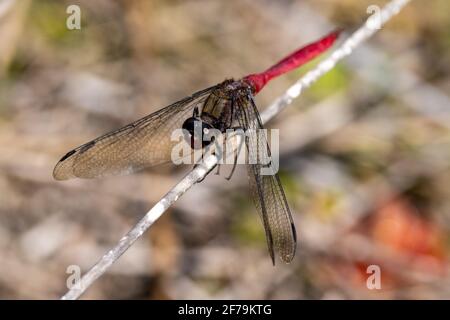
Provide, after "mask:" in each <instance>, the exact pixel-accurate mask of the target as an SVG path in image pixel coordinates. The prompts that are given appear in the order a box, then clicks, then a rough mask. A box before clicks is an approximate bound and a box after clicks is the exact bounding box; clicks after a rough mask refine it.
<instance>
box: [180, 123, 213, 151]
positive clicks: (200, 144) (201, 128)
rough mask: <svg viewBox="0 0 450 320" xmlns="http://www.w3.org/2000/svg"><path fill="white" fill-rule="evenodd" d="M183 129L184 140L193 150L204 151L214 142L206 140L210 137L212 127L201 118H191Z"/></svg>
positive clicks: (184, 124)
mask: <svg viewBox="0 0 450 320" xmlns="http://www.w3.org/2000/svg"><path fill="white" fill-rule="evenodd" d="M182 128H183V129H184V130H185V131H184V138H185V140H186V142H188V143H189V144H190V146H191V148H192V149H202V148H204V147H206V146H207V145H209V144H210V143H211V142H212V139H211V140H208V139H204V138H205V136H207V135H209V133H210V131H211V129H212V126H211V125H210V124H208V123H206V122H204V121H202V120H201V119H199V118H195V117H191V118H188V119H186V120H185V121H184V123H183V126H182Z"/></svg>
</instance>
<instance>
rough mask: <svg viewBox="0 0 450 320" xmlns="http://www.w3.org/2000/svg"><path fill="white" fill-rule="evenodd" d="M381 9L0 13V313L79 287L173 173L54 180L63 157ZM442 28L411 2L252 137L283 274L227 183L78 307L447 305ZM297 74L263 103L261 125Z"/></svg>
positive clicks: (240, 190) (209, 186) (207, 184)
mask: <svg viewBox="0 0 450 320" xmlns="http://www.w3.org/2000/svg"><path fill="white" fill-rule="evenodd" d="M385 3H386V1H381V0H380V1H375V0H370V1H366V0H364V1H361V0H340V1H324V0H320V1H317V0H314V1H313V0H305V1H300V0H298V1H294V0H283V1H268V0H262V1H252V0H239V1H238V0H231V1H201V0H182V1H181V0H179V1H175V0H172V1H167V0H151V1H146V0H135V1H125V0H122V1H109V0H108V1H107V0H101V1H88V0H83V1H75V0H73V1H72V0H71V1H56V0H55V1H49V0H39V1H30V0H20V1H14V0H2V1H0V298H9V299H11V298H12V299H15V298H32V299H44V298H50V299H55V298H58V297H59V296H60V295H62V294H63V293H65V291H66V290H67V288H66V279H67V277H68V276H69V275H68V274H67V273H66V270H67V267H68V266H69V265H79V266H80V267H81V269H82V270H87V269H88V268H89V267H90V266H92V265H93V264H94V263H95V262H96V261H97V260H98V259H99V258H100V257H101V256H102V255H103V254H104V253H105V252H106V251H107V250H108V249H109V248H111V247H112V246H113V245H115V244H116V242H117V241H118V240H119V239H120V238H121V237H122V236H123V235H124V234H125V233H126V232H127V231H128V230H129V229H130V228H131V226H132V225H134V224H135V223H136V222H137V221H138V220H139V219H140V218H141V217H142V216H143V215H144V214H145V213H146V212H147V210H148V209H149V208H151V206H152V205H153V203H154V202H155V201H157V200H158V199H159V198H160V197H161V196H162V195H164V193H165V192H166V191H168V190H169V189H170V188H171V187H172V186H173V185H174V184H175V183H176V182H177V181H178V180H179V179H180V177H182V176H183V175H184V174H185V173H186V172H187V170H189V167H173V166H162V167H158V168H152V169H149V170H146V171H143V172H141V173H138V174H134V175H131V176H121V177H112V178H105V179H99V180H73V181H68V182H56V181H54V180H53V179H52V175H51V173H52V170H53V167H54V165H55V164H56V162H57V161H58V160H59V158H60V157H61V156H62V155H63V154H65V153H66V152H67V151H69V150H70V149H72V148H73V147H75V146H78V145H80V144H82V143H84V142H86V141H89V140H90V139H92V138H94V137H96V136H98V135H100V134H102V133H104V132H106V131H109V130H112V129H115V128H118V127H120V126H122V125H125V124H127V123H128V122H131V121H132V120H135V119H138V118H140V117H141V116H144V115H146V114H149V113H151V112H153V111H155V110H157V109H159V108H161V107H163V106H165V105H167V104H169V103H171V102H174V101H176V100H178V99H180V98H183V97H184V96H186V95H188V94H190V93H192V92H194V91H197V90H199V89H202V88H205V87H207V86H210V85H212V84H215V83H218V82H220V81H222V80H223V79H225V78H230V77H235V78H239V77H242V76H244V75H246V74H249V73H253V72H257V71H261V70H262V69H264V68H266V67H268V66H269V65H271V64H272V63H273V62H275V61H276V60H278V59H279V58H281V57H282V56H284V55H285V54H286V53H288V52H290V51H292V50H293V49H295V48H297V47H299V46H300V45H302V44H305V43H307V42H310V41H312V40H314V39H317V38H319V37H321V36H322V35H324V34H326V33H328V32H329V31H330V30H333V29H335V28H336V27H341V28H344V29H345V30H346V31H347V32H351V31H353V30H355V29H356V28H357V27H358V26H359V25H360V24H361V23H363V21H364V20H365V19H366V18H367V17H368V14H367V13H366V9H367V7H368V6H369V5H373V4H375V5H380V6H381V5H383V4H385ZM70 4H77V5H79V6H80V8H81V17H82V24H81V30H72V31H70V30H68V29H67V28H66V18H67V17H68V14H66V8H67V6H68V5H70ZM449 13H450V2H449V1H447V0H435V1H418V0H416V1H414V0H413V1H412V3H411V4H410V5H409V6H407V7H406V9H405V10H404V11H402V12H401V14H400V15H399V16H397V17H395V18H394V19H393V20H391V22H389V23H388V24H387V25H386V26H385V27H383V28H382V30H381V32H379V33H378V34H377V35H376V36H375V37H373V38H372V39H371V40H370V41H369V42H368V43H366V44H365V45H364V46H362V47H360V48H358V49H357V50H356V51H355V52H354V54H352V55H351V56H350V57H349V58H347V59H346V60H345V61H344V62H343V63H340V64H339V65H338V66H337V67H336V68H335V69H334V70H333V71H332V72H330V73H329V74H328V75H326V76H325V77H323V78H322V79H321V80H320V81H319V82H318V83H317V84H315V85H314V86H313V87H312V88H310V89H309V90H307V91H305V93H304V95H302V96H301V98H300V99H298V100H296V101H294V103H293V104H292V105H291V106H290V107H289V108H288V109H287V110H286V111H284V112H282V113H281V114H279V116H278V117H277V118H276V119H275V120H274V121H272V122H271V123H269V125H268V127H271V128H278V129H280V136H281V141H280V151H281V155H280V157H281V159H280V168H281V172H280V174H281V179H282V182H283V185H284V188H285V190H286V193H287V197H288V201H289V204H290V206H291V209H292V211H293V215H294V219H295V222H296V225H297V229H298V238H299V248H298V254H297V256H296V257H295V259H294V261H293V262H292V263H291V264H290V265H285V264H283V263H282V262H281V261H277V265H276V266H275V267H273V266H272V264H271V261H270V258H269V255H268V253H267V249H266V241H265V238H264V231H263V228H262V225H261V223H260V221H259V217H258V215H257V213H256V210H255V208H254V206H253V204H252V201H251V199H250V197H249V193H248V192H249V191H248V186H247V178H246V176H245V170H243V169H242V168H238V171H237V172H236V173H235V175H234V176H233V179H232V180H231V181H226V180H225V179H224V177H223V176H215V175H213V174H211V175H210V176H208V177H207V178H206V179H205V181H203V182H202V183H201V184H198V185H196V186H195V187H194V188H192V189H191V190H190V191H189V192H188V193H186V194H185V195H184V196H183V197H182V198H181V199H180V201H178V202H177V203H176V205H175V206H173V207H172V208H171V209H170V210H169V211H168V212H166V213H165V214H164V215H163V217H162V218H161V219H160V220H159V221H157V222H156V223H155V224H154V225H153V226H152V227H151V229H150V230H149V232H147V233H146V234H145V235H144V236H143V237H142V239H140V240H139V241H138V242H137V243H136V244H135V245H134V246H133V247H132V248H131V249H130V250H129V251H128V252H127V253H126V254H125V255H124V256H123V257H122V258H121V259H120V261H119V262H118V263H117V265H115V266H114V267H113V268H112V270H111V271H110V272H108V273H107V274H106V275H105V276H103V277H102V278H100V279H99V280H98V281H97V282H96V283H95V284H94V285H93V286H92V287H91V288H90V289H89V290H88V292H87V293H86V294H85V295H84V296H83V297H84V298H91V299H107V298H114V299H133V298H139V299H188V298H189V299H197V298H212V299H214V298H225V299H284V298H287V299H303V298H308V299H358V298H359V299H399V298H405V299H418V298H425V299H431V298H437V299H449V298H450V278H449V277H450V274H449V271H450V270H449V264H448V261H449V260H448V259H449V246H450V238H449V235H450V233H449V231H450V230H449V228H450V188H449V185H450V170H449V165H450V149H449V148H450V97H449V95H448V92H449V89H450V76H449V71H450V19H449ZM345 36H346V35H344V37H345ZM340 41H342V40H340ZM315 63H317V61H315V62H313V63H312V64H310V65H309V66H307V67H303V68H301V69H299V70H296V71H294V72H292V73H290V74H288V75H286V76H284V77H282V78H280V79H277V80H276V81H274V82H273V83H271V84H270V85H268V86H267V87H266V88H265V89H264V90H263V92H262V93H261V94H259V95H258V97H257V103H258V106H259V108H260V110H263V109H264V108H265V107H267V106H268V105H269V104H270V102H271V101H273V99H275V98H276V97H277V96H279V95H280V94H282V93H283V92H284V90H286V89H287V88H288V87H289V85H290V84H292V83H293V82H294V81H295V80H296V79H297V78H298V77H299V76H300V75H301V74H303V73H304V72H305V71H306V70H308V69H310V68H311V66H313V65H314V64H315ZM370 265H378V266H379V267H380V268H381V286H382V287H381V289H380V290H369V289H368V288H367V286H366V280H367V278H368V277H369V274H367V267H368V266H370Z"/></svg>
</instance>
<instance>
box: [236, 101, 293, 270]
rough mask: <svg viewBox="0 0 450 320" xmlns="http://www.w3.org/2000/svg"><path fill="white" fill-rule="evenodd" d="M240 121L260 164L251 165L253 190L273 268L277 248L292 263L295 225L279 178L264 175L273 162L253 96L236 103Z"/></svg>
mask: <svg viewBox="0 0 450 320" xmlns="http://www.w3.org/2000/svg"><path fill="white" fill-rule="evenodd" d="M236 105H237V110H236V112H237V115H236V118H237V120H238V122H239V125H240V126H242V127H243V128H244V129H245V130H247V132H249V133H251V134H249V135H247V136H246V146H247V151H248V157H249V158H253V159H257V163H256V164H249V165H247V172H248V176H249V182H250V188H251V191H252V195H253V200H254V202H255V205H256V208H257V210H258V213H259V215H260V216H261V219H262V222H263V225H264V229H265V232H266V239H267V245H268V249H269V253H270V256H271V258H272V262H273V264H275V258H274V248H275V249H276V251H277V252H278V254H279V256H280V258H281V260H283V261H284V262H286V263H289V262H291V261H292V259H293V258H294V255H295V250H296V247H297V237H296V230H295V226H294V222H293V220H292V216H291V212H290V210H289V206H288V203H287V200H286V196H285V194H284V191H283V187H282V186H281V182H280V179H279V177H278V175H277V174H274V175H262V174H261V169H262V167H263V166H264V164H267V163H269V161H270V157H271V154H270V149H269V145H268V143H267V138H266V136H265V134H264V132H261V131H259V129H262V128H263V126H262V123H261V119H260V117H259V113H258V110H257V108H256V105H255V103H254V101H253V98H252V96H251V95H249V96H248V97H243V98H241V99H239V101H237V103H236Z"/></svg>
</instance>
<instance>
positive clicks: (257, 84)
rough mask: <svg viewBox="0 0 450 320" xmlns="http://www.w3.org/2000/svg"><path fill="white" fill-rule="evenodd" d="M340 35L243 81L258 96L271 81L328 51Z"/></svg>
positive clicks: (336, 34)
mask: <svg viewBox="0 0 450 320" xmlns="http://www.w3.org/2000/svg"><path fill="white" fill-rule="evenodd" d="M339 33H340V31H334V32H332V33H330V34H328V35H327V36H325V37H323V38H322V39H320V40H318V41H316V42H313V43H310V44H308V45H307V46H305V47H303V48H300V49H298V50H297V51H295V52H293V53H291V54H290V55H289V56H287V57H286V58H284V59H283V60H281V61H280V62H278V63H277V64H275V65H274V66H272V67H270V68H269V69H267V70H266V71H264V72H261V73H256V74H251V75H248V76H246V77H244V79H243V80H244V81H247V82H248V83H250V85H251V86H252V87H253V89H254V94H257V93H258V92H259V91H261V89H262V88H263V87H264V86H265V85H266V84H267V82H269V81H270V80H271V79H273V78H275V77H277V76H279V75H282V74H284V73H286V72H289V71H291V70H293V69H295V68H298V67H300V66H301V65H303V64H305V63H307V62H308V61H310V60H312V59H314V58H315V57H317V56H318V55H319V54H321V53H322V52H324V51H325V50H327V49H328V48H329V47H331V46H332V45H333V43H334V41H335V40H336V39H337V37H338V36H339Z"/></svg>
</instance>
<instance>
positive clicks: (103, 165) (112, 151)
mask: <svg viewBox="0 0 450 320" xmlns="http://www.w3.org/2000/svg"><path fill="white" fill-rule="evenodd" d="M215 88H216V86H214V87H210V88H208V89H205V90H202V91H198V92H196V93H194V94H193V95H191V96H189V97H187V98H184V99H182V100H180V101H178V102H175V103H173V104H171V105H169V106H167V107H165V108H163V109H161V110H159V111H156V112H154V113H152V114H150V115H148V116H146V117H144V118H142V119H140V120H137V121H135V122H133V123H131V124H129V125H127V126H125V127H123V128H121V129H118V130H116V131H113V132H110V133H107V134H105V135H103V136H101V137H98V138H97V139H94V140H92V141H90V142H88V143H86V144H83V145H82V146H80V147H78V148H76V149H74V150H72V151H70V152H68V153H67V154H66V155H65V156H64V157H62V158H61V160H60V161H59V162H58V163H57V164H56V166H55V169H54V170H53V177H54V178H55V179H56V180H66V179H70V178H74V177H78V178H96V177H101V176H106V175H113V174H121V173H130V172H134V171H136V170H139V169H142V168H144V167H149V166H153V165H157V164H161V163H165V162H168V161H170V159H171V150H172V147H173V146H174V145H175V144H176V143H178V142H177V141H171V139H170V137H171V134H172V131H173V130H174V129H177V128H181V127H182V125H183V122H184V120H186V118H188V117H191V116H192V113H193V109H194V108H195V107H196V106H199V108H200V107H201V105H202V103H203V102H204V101H205V99H206V98H207V96H208V95H209V94H210V93H211V91H212V90H214V89H215Z"/></svg>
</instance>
